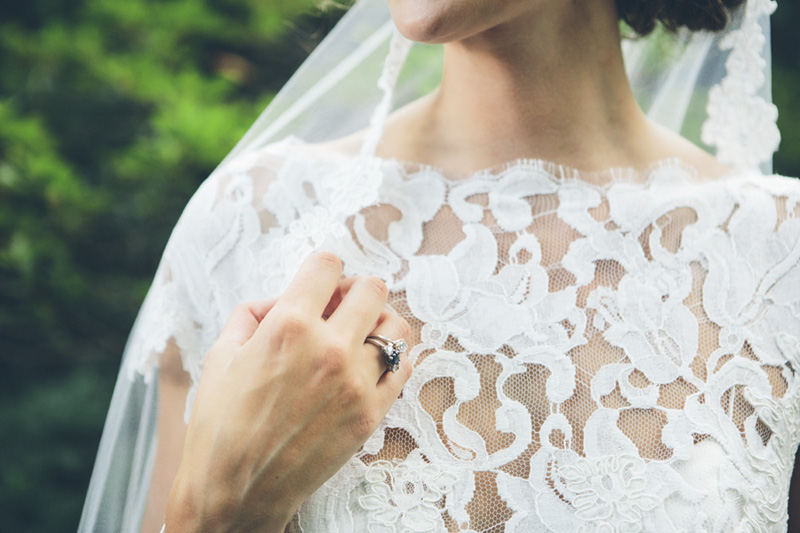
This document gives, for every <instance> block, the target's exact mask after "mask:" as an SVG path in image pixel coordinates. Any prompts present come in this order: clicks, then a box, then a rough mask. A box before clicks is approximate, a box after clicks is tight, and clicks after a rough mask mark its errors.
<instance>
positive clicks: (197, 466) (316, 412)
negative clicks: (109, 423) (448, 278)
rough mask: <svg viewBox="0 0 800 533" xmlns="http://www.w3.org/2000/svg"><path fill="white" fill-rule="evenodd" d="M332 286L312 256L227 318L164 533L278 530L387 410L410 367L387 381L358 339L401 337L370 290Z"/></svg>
mask: <svg viewBox="0 0 800 533" xmlns="http://www.w3.org/2000/svg"><path fill="white" fill-rule="evenodd" d="M341 275H342V263H341V261H340V260H339V259H338V258H337V257H336V256H335V255H333V254H331V253H328V252H317V253H314V254H312V255H311V256H310V257H309V258H307V259H306V260H305V261H304V262H303V264H302V265H301V267H300V270H299V272H298V273H297V275H296V276H295V278H294V279H293V280H292V282H291V284H290V285H289V287H288V288H287V290H286V291H285V292H284V293H283V294H282V295H281V296H280V297H279V298H278V299H277V300H275V301H269V302H254V303H250V304H242V305H240V306H239V307H237V308H236V310H235V311H234V312H233V314H232V315H231V317H230V318H229V320H228V322H227V324H226V325H225V328H224V330H223V332H222V333H221V334H220V337H219V338H218V339H217V341H216V343H215V344H214V346H213V347H212V348H211V350H210V351H209V353H208V354H207V356H206V359H205V363H204V370H203V375H202V378H201V380H200V384H199V390H198V394H197V398H196V400H195V404H194V407H193V409H192V414H191V418H190V421H189V425H188V428H187V431H186V436H185V444H184V445H183V449H182V453H181V454H180V466H179V468H178V471H177V475H176V477H175V481H174V483H173V484H172V488H171V491H170V493H169V499H168V502H167V508H166V531H167V532H170V533H171V532H182V533H186V532H194V531H203V532H209V531H225V532H235V531H242V532H245V531H247V532H251V531H282V530H283V529H284V527H285V524H286V523H287V522H288V521H289V519H290V518H291V516H292V515H293V514H294V512H295V510H296V509H297V508H298V507H299V506H300V504H301V503H302V502H303V501H304V500H305V499H306V498H307V497H308V496H309V495H310V494H311V493H312V492H313V491H314V490H316V489H317V488H318V487H319V486H320V485H322V483H324V482H325V480H327V479H328V478H329V477H331V476H332V475H333V474H334V473H336V471H337V470H338V469H339V468H341V466H342V465H343V464H344V463H345V462H346V461H347V460H348V459H349V458H350V457H352V455H353V454H354V453H355V452H356V451H357V450H358V448H359V447H360V446H361V445H362V444H363V443H364V442H365V441H366V440H367V438H368V437H369V436H370V435H371V434H372V433H373V432H374V431H375V429H376V427H377V426H378V424H379V423H380V421H381V420H382V419H383V417H384V416H385V415H386V413H387V412H388V410H389V408H390V407H391V406H392V404H393V403H394V401H395V400H396V399H397V397H398V395H399V394H400V391H401V390H402V387H403V385H404V384H405V383H406V381H407V380H408V378H409V376H410V375H411V364H410V363H409V361H408V359H407V357H405V356H403V357H402V358H401V365H400V369H399V370H398V371H397V372H387V371H386V366H385V363H384V362H383V360H382V358H381V356H380V354H379V352H378V349H377V348H376V347H375V346H373V345H371V344H365V343H364V339H365V338H366V337H367V336H368V335H370V334H379V335H385V336H387V337H390V338H408V336H409V333H410V330H409V326H408V324H407V323H406V322H405V321H404V320H403V319H402V318H400V317H399V316H397V315H396V314H395V313H393V312H391V311H389V310H387V309H386V297H387V294H388V291H387V289H386V285H385V284H384V283H383V282H382V281H381V280H380V279H378V278H375V277H371V276H356V277H352V278H347V279H345V280H342V279H341ZM157 461H158V459H157ZM148 516H150V517H154V516H155V514H154V513H152V511H151V514H150V515H148ZM146 527H150V528H160V527H161V524H158V520H153V519H152V518H151V519H150V520H148V521H146V523H145V524H144V525H143V528H142V529H143V530H144V529H145V528H146ZM156 531H157V529H156Z"/></svg>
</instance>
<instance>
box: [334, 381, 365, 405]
mask: <svg viewBox="0 0 800 533" xmlns="http://www.w3.org/2000/svg"><path fill="white" fill-rule="evenodd" d="M366 397H367V388H366V387H365V386H364V384H363V383H362V382H361V381H360V380H358V379H352V378H351V379H346V380H344V381H343V382H342V385H341V389H340V398H341V400H342V402H344V403H345V405H350V406H356V408H359V407H360V406H362V405H364V403H365V402H366Z"/></svg>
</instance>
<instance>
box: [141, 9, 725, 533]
mask: <svg viewBox="0 0 800 533" xmlns="http://www.w3.org/2000/svg"><path fill="white" fill-rule="evenodd" d="M389 4H390V7H391V10H392V16H393V18H394V20H395V22H396V23H397V25H398V27H399V28H400V30H401V31H402V32H403V33H404V34H405V35H406V36H407V37H409V38H411V39H414V40H418V41H422V42H429V43H444V49H445V62H444V71H443V79H442V83H441V86H440V87H439V88H438V89H437V90H436V91H434V92H433V93H432V94H430V95H428V96H426V97H424V98H422V99H420V100H418V101H417V102H414V103H412V104H411V105H409V106H407V107H406V108H404V109H402V110H400V111H399V112H397V113H395V114H393V116H391V117H390V119H389V121H388V123H387V128H386V131H385V133H384V137H383V141H382V143H381V145H380V148H379V153H378V155H381V156H384V157H396V158H398V159H400V160H408V161H417V162H420V163H425V164H429V165H433V166H435V167H439V168H444V169H447V170H448V171H450V172H452V173H453V174H456V175H469V174H470V173H472V172H474V171H476V170H479V169H483V168H487V167H492V166H496V165H498V164H501V163H504V162H507V161H510V160H515V159H517V158H520V157H527V158H531V157H535V158H540V159H545V160H549V161H554V162H557V163H560V164H564V165H567V166H571V167H574V168H578V169H583V170H590V171H601V170H604V169H607V168H611V167H620V166H624V167H634V168H644V167H647V166H649V165H650V164H651V163H652V162H653V161H657V160H661V159H665V158H673V157H678V158H681V159H682V160H684V161H685V162H687V163H689V164H691V165H693V166H694V167H695V168H697V169H698V171H699V172H700V173H701V174H703V175H706V176H709V177H713V176H717V175H720V174H723V173H725V172H726V171H727V170H728V169H727V168H726V167H724V166H723V165H721V164H719V163H718V162H717V161H716V160H715V159H714V158H713V157H712V156H710V155H709V154H707V153H705V152H704V151H702V150H700V149H699V148H696V147H695V146H694V145H692V144H691V143H689V142H688V141H685V140H684V139H682V138H681V137H679V136H678V135H675V134H672V133H669V132H667V131H665V130H663V129H662V128H660V127H658V126H656V125H654V124H652V123H651V122H649V121H648V120H647V118H646V117H645V116H644V114H643V113H642V111H641V110H640V108H639V107H638V105H637V104H636V102H635V100H634V98H633V94H632V92H631V89H630V86H629V84H628V80H627V77H626V75H625V71H624V66H623V60H622V52H621V48H620V34H619V27H618V21H617V17H616V12H615V9H614V3H613V0H569V1H568V0H438V1H434V0H389ZM357 140H358V139H356V141H357ZM349 142H351V141H345V142H343V143H342V144H341V146H340V148H341V149H342V150H350V148H351V145H350V144H348V143H349ZM351 144H352V143H351ZM355 144H356V145H357V142H356V143H355ZM373 282H374V280H373ZM347 283H351V284H352V283H354V282H352V281H349V282H347V281H346V282H343V284H342V285H340V287H339V289H332V288H331V285H327V286H326V288H325V289H324V290H322V289H320V290H321V291H322V292H325V291H330V296H331V298H332V299H334V300H335V299H336V297H335V295H336V294H337V291H338V293H342V292H344V289H345V288H346V284H347ZM362 283H363V282H362ZM352 286H355V285H352ZM282 298H283V297H282ZM324 298H325V295H324V294H322V295H321V296H319V301H322V300H324ZM287 301H290V300H287ZM381 302H383V303H385V295H384V296H381V295H379V294H374V295H373V297H372V298H366V297H365V298H364V299H363V300H362V304H363V305H364V306H365V308H367V307H368V308H370V309H373V313H374V310H375V309H377V308H378V307H381V306H382V305H383V303H381ZM378 303H380V306H378V305H377V304H378ZM265 306H266V304H264V303H262V304H259V305H258V306H255V307H250V308H243V309H240V310H239V311H238V312H237V313H238V316H239V317H240V318H238V319H237V318H235V317H232V319H231V320H232V321H233V323H234V324H236V323H240V324H244V323H245V322H246V323H247V324H249V325H248V326H247V327H244V326H242V329H241V330H237V331H239V333H237V335H238V338H240V339H241V338H243V336H244V335H245V333H244V332H246V331H249V330H248V329H247V328H248V327H249V328H251V329H253V328H255V326H254V322H253V320H250V319H247V320H245V319H246V318H247V316H248V313H249V314H250V316H251V317H256V319H255V320H256V321H258V320H259V319H261V318H262V317H265V318H264V320H265V321H266V320H268V319H270V317H271V318H273V319H276V320H275V324H274V325H273V326H270V327H269V328H266V327H265V328H263V329H265V330H267V329H268V330H269V331H271V332H272V334H273V335H275V336H276V338H283V336H284V335H286V334H287V332H288V333H291V328H289V329H288V330H286V331H284V330H283V329H282V328H281V324H283V325H284V326H285V325H286V322H285V321H284V319H278V318H279V315H277V314H274V312H275V310H274V309H272V308H270V309H271V310H269V312H267V307H265ZM318 307H319V304H317V308H318ZM351 310H352V313H353V316H352V317H349V318H348V317H347V315H346V314H345V313H344V312H342V311H337V313H338V314H340V316H341V317H343V320H342V321H341V322H340V323H341V324H342V326H347V327H350V326H349V324H350V321H355V320H356V319H355V316H357V313H358V312H360V311H358V310H357V309H356V308H355V307H351ZM294 312H296V313H301V312H303V313H309V312H310V311H309V310H308V309H306V310H305V311H303V310H301V309H299V308H298V307H296V308H295V311H294ZM316 312H318V309H317V311H314V312H311V315H314V313H316ZM381 317H382V318H381V319H378V321H379V322H380V320H385V321H387V322H392V323H396V325H395V326H392V328H390V329H392V331H389V329H387V332H386V333H385V334H386V335H387V336H389V337H393V338H394V337H402V336H406V335H407V333H406V332H405V331H404V330H405V328H407V325H401V324H400V322H399V319H398V318H395V317H389V316H387V315H381ZM315 320H316V319H315ZM237 321H241V322H237ZM289 322H290V323H291V322H293V321H289ZM381 323H382V322H381ZM229 326H230V323H229ZM230 327H234V326H230ZM259 327H260V326H259ZM314 327H315V328H316V327H319V328H321V329H320V330H318V331H317V330H315V331H316V333H314V334H313V335H310V337H311V338H313V339H315V342H317V343H321V342H322V340H321V339H323V338H327V339H330V338H333V337H331V335H334V332H332V331H330V330H326V329H324V328H325V327H326V326H325V324H320V323H317V324H316V325H315V326H314ZM379 327H380V326H379ZM387 328H388V326H387ZM226 331H230V328H226ZM322 331H328V336H327V337H325V335H322V333H321V332H322ZM362 333H363V328H362ZM367 333H368V331H367V332H366V333H364V334H363V335H362V336H361V337H360V339H359V340H358V342H356V341H353V344H351V345H349V348H348V349H350V350H352V352H353V353H358V354H359V356H358V357H361V358H362V359H358V358H357V357H355V358H352V357H349V356H348V357H345V354H344V352H345V351H346V350H344V346H343V345H341V344H338V342H339V341H336V343H335V344H337V345H338V349H337V350H335V351H336V352H337V353H339V355H340V356H341V358H342V360H343V361H349V363H347V364H344V363H343V366H342V368H339V370H340V371H341V374H340V375H339V374H337V375H338V376H339V377H336V376H333V377H331V376H325V379H326V380H333V381H332V383H328V382H327V381H325V380H323V379H322V378H321V377H320V375H321V374H315V373H314V369H315V368H319V367H318V365H315V364H312V363H307V364H306V365H305V366H299V367H298V366H291V365H287V366H283V367H280V368H283V370H282V371H281V372H278V373H274V372H272V371H271V370H270V367H271V366H272V365H262V366H258V365H256V366H254V367H253V368H252V369H251V370H253V371H252V372H241V371H239V372H240V373H241V374H242V376H243V378H246V379H252V380H255V381H254V382H253V383H252V384H251V385H250V386H249V388H248V389H246V390H252V391H255V392H254V393H253V394H250V395H249V396H247V397H245V398H243V399H241V395H239V396H238V397H240V399H241V403H240V404H232V403H225V402H228V400H227V399H226V394H233V395H234V396H236V395H237V394H238V393H237V391H239V390H240V389H241V387H242V385H241V383H239V382H236V381H235V380H234V381H225V379H226V378H225V377H224V376H225V372H223V371H222V370H221V369H222V368H224V367H225V365H223V364H221V363H219V362H218V361H227V360H228V359H229V358H230V357H231V355H230V354H231V353H236V352H238V351H244V350H245V348H244V347H243V346H242V345H237V344H236V343H235V342H232V341H231V340H230V338H227V340H225V339H223V338H222V337H221V339H220V341H219V342H218V343H217V344H216V345H215V348H214V349H213V350H212V353H211V354H209V358H210V365H208V364H207V366H206V369H205V371H204V374H203V378H202V380H201V384H200V394H199V395H198V399H197V403H196V405H195V410H194V412H193V418H192V420H191V421H190V424H189V428H188V436H186V437H185V440H186V446H183V440H184V430H183V429H181V428H178V429H176V428H175V427H174V426H168V425H167V424H163V425H162V416H161V415H159V416H160V418H159V429H158V431H159V453H158V455H157V457H156V468H155V469H154V472H155V474H154V476H155V475H159V476H161V478H160V479H155V478H154V482H153V485H152V486H151V491H150V497H149V500H148V506H147V509H146V512H145V522H144V524H143V527H142V531H158V528H160V526H161V521H160V520H161V517H163V515H164V514H163V513H164V511H163V509H164V501H166V499H167V496H166V495H167V494H170V496H169V508H168V509H167V531H168V532H171V531H195V530H198V531H199V530H203V531H216V530H220V531H223V530H224V531H236V530H247V531H273V530H274V531H277V530H281V529H282V527H283V524H285V521H286V520H288V519H289V517H291V515H292V514H293V513H294V511H295V510H296V508H297V506H299V505H300V503H301V502H302V501H303V500H304V499H305V498H306V497H307V496H308V495H309V494H311V493H312V492H313V491H314V490H315V489H316V488H318V487H319V486H320V485H321V484H322V483H324V481H325V480H326V479H328V477H330V476H331V475H332V474H333V473H334V472H336V470H337V469H338V468H339V467H340V466H341V465H342V464H343V463H344V462H345V461H346V460H347V459H348V458H349V457H350V456H351V455H352V453H353V452H355V451H356V450H357V449H358V447H359V446H360V445H361V444H362V443H363V442H364V441H365V440H366V438H367V437H368V435H369V433H368V432H367V430H368V429H369V427H370V426H371V424H367V423H365V422H364V420H367V419H368V420H370V421H372V422H374V424H375V425H377V422H378V420H380V418H378V417H379V416H382V415H381V412H384V413H385V412H386V410H388V409H389V406H390V405H391V401H393V399H394V398H396V397H397V392H399V390H400V387H401V386H402V383H401V381H402V382H404V379H405V378H406V377H407V374H408V372H409V371H410V369H408V368H407V366H408V365H407V363H406V366H405V367H404V370H403V371H402V372H403V373H402V374H401V375H400V376H392V375H390V374H386V376H388V377H387V378H386V379H387V380H390V381H391V384H392V387H387V388H385V389H383V391H387V392H383V396H381V400H380V402H379V404H380V406H381V409H380V410H376V411H371V412H370V416H369V417H367V419H365V418H364V417H363V414H364V411H363V409H365V408H366V407H365V406H366V405H367V404H368V403H370V402H366V398H370V396H365V397H361V399H360V400H355V404H354V405H355V407H354V409H355V410H356V411H349V410H348V409H346V408H345V407H346V406H345V405H343V402H341V401H338V402H333V404H334V405H335V406H336V408H337V409H338V408H340V409H342V410H341V411H337V412H332V413H328V412H326V411H325V409H329V408H328V407H326V408H323V406H326V405H330V403H331V399H332V398H334V397H333V396H331V390H330V387H331V386H332V387H333V390H335V391H339V392H340V393H342V394H345V396H346V397H350V395H352V394H353V391H352V390H349V391H348V387H349V386H351V385H352V384H353V378H352V374H351V373H350V372H352V369H351V368H349V366H348V365H355V364H356V363H354V362H353V361H362V360H363V359H364V358H367V359H369V358H370V357H371V358H372V360H378V356H377V354H376V350H375V349H374V348H373V347H369V346H367V347H364V346H363V338H364V337H365V336H366V334H367ZM223 335H225V334H223ZM290 337H291V335H290ZM298 337H302V336H298V335H295V339H296V340H297V338H298ZM259 338H260V339H261V342H263V343H264V345H263V346H262V348H261V353H262V355H261V357H266V360H271V359H269V356H264V355H263V353H265V352H264V351H265V350H266V352H269V350H270V349H273V348H275V346H276V345H275V344H270V342H272V341H270V342H267V341H266V340H265V339H266V336H264V335H262V336H260V337H259ZM252 344H253V343H250V346H252ZM278 344H280V343H278ZM245 345H248V344H247V343H245ZM280 345H281V346H283V344H280ZM289 345H290V344H287V346H289ZM297 346H298V347H296V349H297V350H298V351H297V353H302V354H306V355H303V357H307V356H308V355H307V354H320V353H321V354H325V353H328V349H327V348H326V347H325V345H323V344H314V345H303V344H298V345H297ZM276 353H277V352H276ZM270 356H271V354H270ZM275 357H276V358H278V359H280V358H281V357H283V355H281V354H280V353H278V354H277V355H275ZM173 359H174V358H173ZM251 359H257V358H256V357H252V358H251ZM287 360H290V359H287ZM321 368H327V367H326V366H325V365H323V366H322V367H321ZM164 370H165V369H164V367H163V366H162V372H161V374H163V375H164V377H163V378H162V377H160V380H161V382H160V384H159V395H160V398H162V399H163V402H164V403H163V409H162V401H161V400H160V403H159V408H160V409H162V412H166V411H167V410H168V409H170V405H172V409H173V410H176V409H177V408H176V407H175V404H176V402H177V404H178V405H182V404H181V402H180V401H178V400H177V399H180V398H183V397H185V391H186V388H187V383H186V382H185V381H184V382H181V381H180V379H177V380H176V379H172V378H170V377H169V376H170V375H178V376H179V375H181V373H180V371H178V372H175V373H170V372H169V371H166V372H165V371H164ZM256 370H258V371H256ZM375 371H376V372H382V371H383V369H382V368H380V365H378V367H376V368H375ZM343 376H345V377H343ZM346 376H350V377H346ZM182 379H185V378H182ZM381 379H384V378H381ZM337 380H341V381H337ZM266 383H269V386H267V385H266ZM296 383H307V384H309V385H308V386H307V387H306V386H304V387H302V388H299V387H296ZM321 384H326V386H322V385H321ZM348 384H349V385H348ZM379 386H380V380H378V381H377V384H376V386H375V387H376V390H377V389H378V388H379ZM273 387H274V388H273ZM359 390H360V391H361V393H363V392H364V390H363V389H360V388H359ZM299 392H302V394H301V395H299V396H298V394H299ZM259 394H263V395H265V396H264V397H263V398H262V396H260V395H259ZM375 394H377V393H375ZM358 397H359V396H358V395H356V398H358ZM170 398H171V399H172V400H170ZM371 398H372V399H373V402H371V403H370V405H373V404H374V403H375V402H374V399H375V398H376V396H371ZM222 399H226V400H225V402H222V401H221V400H222ZM256 399H257V400H256ZM230 401H233V400H230ZM167 402H170V403H167ZM348 403H349V402H348ZM222 405H224V406H225V408H224V409H223V407H221V406H222ZM384 409H385V410H384ZM321 412H326V416H315V415H313V414H312V413H317V414H318V413H321ZM358 412H361V415H358ZM198 413H200V414H198ZM198 420H199V421H201V422H198ZM253 420H258V424H257V427H256V428H255V429H257V432H254V428H253V427H251V424H252V421H253ZM284 420H290V421H292V424H294V425H293V426H292V427H291V428H290V431H288V434H290V435H293V437H291V438H289V437H286V436H285V435H284V433H287V431H286V428H287V425H286V422H285V421H284ZM353 420H361V422H360V423H355V424H353V423H352V421H353ZM277 421H280V424H278V422H277ZM348 421H349V422H348ZM354 427H356V428H360V431H355V432H354V431H353V428H354ZM198 428H200V429H198ZM209 428H211V429H209ZM278 428H280V429H278ZM165 435H169V437H167V438H164V439H162V437H163V436H165ZM209 435H215V437H213V438H212V437H210V436H209ZM243 435H247V436H248V437H249V436H251V435H252V437H253V438H252V439H249V440H247V442H248V443H250V444H253V448H252V451H251V450H250V449H248V448H242V447H240V446H238V445H236V444H235V443H237V442H238V441H239V440H241V437H242V436H243ZM287 439H289V440H287ZM291 439H295V440H291ZM315 439H316V440H315ZM330 443H334V444H335V446H334V448H335V449H333V450H328V449H323V448H320V446H321V445H322V444H326V445H327V444H330ZM265 450H268V451H269V453H267V452H265ZM215 454H216V455H215ZM242 459H244V460H246V464H245V465H244V466H242V465H240V464H237V461H241V460H242ZM178 463H180V469H179V470H178V467H177V465H178ZM215 464H216V465H219V464H222V465H223V466H214V467H212V465H215ZM224 465H228V466H227V467H226V466H224ZM254 465H259V466H258V468H257V469H256V468H255V467H254ZM176 470H178V473H177V478H176V481H175V483H174V484H171V482H170V481H171V479H172V476H175V471H176ZM231 471H232V472H233V475H230V473H231ZM256 471H257V472H259V473H260V474H259V476H256V477H255V478H253V477H252V473H253V472H256ZM198 472H199V473H200V474H202V475H199V474H198ZM223 473H225V475H222V474H223ZM265 473H266V474H265ZM265 476H266V477H265ZM229 479H233V480H234V484H233V485H231V484H229V483H228V480H229ZM170 486H171V487H172V490H171V492H170V491H169V487H170ZM254 502H258V505H251V504H252V503H254ZM265 502H267V503H265Z"/></svg>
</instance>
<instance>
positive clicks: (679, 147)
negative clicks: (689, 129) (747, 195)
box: [652, 123, 733, 180]
mask: <svg viewBox="0 0 800 533" xmlns="http://www.w3.org/2000/svg"><path fill="white" fill-rule="evenodd" d="M652 126H653V129H654V134H655V135H654V138H655V142H656V144H657V153H659V154H662V155H661V156H660V158H678V159H680V160H681V161H684V162H685V163H687V164H688V165H690V166H691V167H692V168H694V169H696V170H697V174H698V177H700V178H702V179H707V180H714V179H718V178H721V177H723V176H726V175H728V174H730V173H731V172H732V171H733V168H732V167H730V166H728V165H726V164H724V163H722V162H721V161H720V160H719V159H717V158H716V157H714V156H713V155H711V154H710V153H708V152H706V151H705V150H703V149H702V148H700V147H698V146H697V145H695V144H694V143H692V142H691V141H689V140H687V139H686V138H684V137H682V136H681V135H679V134H677V133H675V132H673V131H670V130H668V129H667V128H664V127H663V126H660V125H657V124H654V123H653V124H652Z"/></svg>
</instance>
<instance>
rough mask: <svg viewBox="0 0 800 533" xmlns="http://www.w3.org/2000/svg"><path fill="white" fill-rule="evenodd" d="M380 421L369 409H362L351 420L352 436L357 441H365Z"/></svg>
mask: <svg viewBox="0 0 800 533" xmlns="http://www.w3.org/2000/svg"><path fill="white" fill-rule="evenodd" d="M379 422H380V420H379V419H378V416H377V414H376V413H375V412H374V411H373V410H371V409H362V410H361V411H359V412H358V413H357V414H356V416H355V417H354V418H353V423H352V432H353V436H354V437H356V438H357V439H359V440H366V439H368V438H369V436H370V435H372V433H373V432H374V431H375V428H376V427H377V426H378V423H379Z"/></svg>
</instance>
